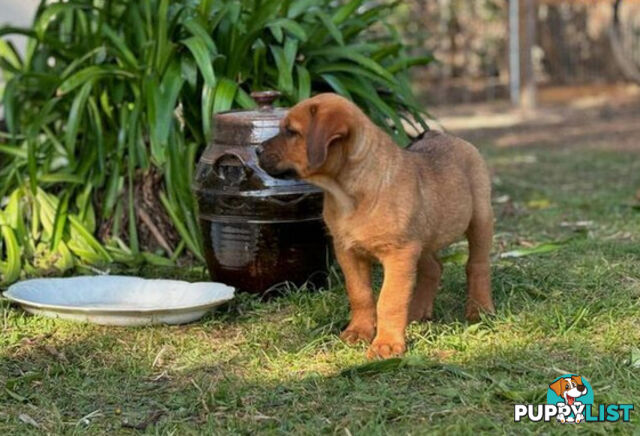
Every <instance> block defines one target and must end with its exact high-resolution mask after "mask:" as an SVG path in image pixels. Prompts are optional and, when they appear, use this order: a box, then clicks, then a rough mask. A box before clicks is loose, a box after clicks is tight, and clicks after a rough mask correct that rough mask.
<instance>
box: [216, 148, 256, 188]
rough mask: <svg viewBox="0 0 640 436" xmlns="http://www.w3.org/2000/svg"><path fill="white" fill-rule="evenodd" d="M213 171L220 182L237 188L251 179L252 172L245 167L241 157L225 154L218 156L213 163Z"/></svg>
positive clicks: (229, 153) (235, 154) (234, 154)
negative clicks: (222, 181)
mask: <svg viewBox="0 0 640 436" xmlns="http://www.w3.org/2000/svg"><path fill="white" fill-rule="evenodd" d="M213 170H214V171H215V174H216V176H217V177H218V178H219V179H220V180H224V181H226V182H228V183H229V184H230V185H231V186H237V185H239V184H241V183H242V182H244V181H245V180H247V179H248V178H249V177H251V174H252V173H253V170H252V169H251V168H250V167H248V166H247V165H246V163H245V162H244V159H242V156H240V155H239V154H237V153H233V152H227V153H224V154H221V155H220V156H218V158H217V159H216V160H215V162H214V163H213Z"/></svg>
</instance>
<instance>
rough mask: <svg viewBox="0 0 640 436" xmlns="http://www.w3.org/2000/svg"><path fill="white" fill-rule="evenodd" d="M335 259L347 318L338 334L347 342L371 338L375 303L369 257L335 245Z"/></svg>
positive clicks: (374, 324)
mask: <svg viewBox="0 0 640 436" xmlns="http://www.w3.org/2000/svg"><path fill="white" fill-rule="evenodd" d="M335 251H336V257H337V258H338V263H340V267H341V268H342V272H343V273H344V277H345V281H346V285H347V294H348V296H349V305H350V307H351V322H349V325H348V326H347V328H346V329H345V330H344V331H343V332H342V334H341V335H340V337H341V338H342V340H344V341H345V342H347V343H349V344H354V343H356V342H358V341H364V342H367V343H369V342H371V340H372V339H373V336H374V334H375V332H376V305H375V301H374V299H373V291H372V290H371V261H370V260H369V259H366V258H364V257H362V256H360V255H358V254H357V253H355V252H353V250H344V249H341V248H339V247H335Z"/></svg>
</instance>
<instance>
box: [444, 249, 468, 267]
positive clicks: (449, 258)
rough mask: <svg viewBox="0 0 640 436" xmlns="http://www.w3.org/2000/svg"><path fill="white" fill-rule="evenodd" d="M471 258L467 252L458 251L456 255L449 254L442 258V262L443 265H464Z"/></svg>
mask: <svg viewBox="0 0 640 436" xmlns="http://www.w3.org/2000/svg"><path fill="white" fill-rule="evenodd" d="M468 258H469V253H467V252H466V251H456V252H455V253H451V254H447V255H446V256H442V257H441V258H440V261H441V262H442V263H451V264H454V265H463V264H464V263H466V262H467V259H468Z"/></svg>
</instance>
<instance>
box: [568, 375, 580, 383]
mask: <svg viewBox="0 0 640 436" xmlns="http://www.w3.org/2000/svg"><path fill="white" fill-rule="evenodd" d="M571 378H572V379H573V381H574V382H576V384H577V385H581V384H582V376H581V375H572V376H571Z"/></svg>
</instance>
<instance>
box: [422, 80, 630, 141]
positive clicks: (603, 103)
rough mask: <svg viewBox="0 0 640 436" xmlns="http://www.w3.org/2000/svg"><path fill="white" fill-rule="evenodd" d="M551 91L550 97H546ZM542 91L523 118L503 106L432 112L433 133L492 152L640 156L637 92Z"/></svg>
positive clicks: (627, 89)
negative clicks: (558, 150) (563, 150)
mask: <svg viewBox="0 0 640 436" xmlns="http://www.w3.org/2000/svg"><path fill="white" fill-rule="evenodd" d="M552 91H553V92H552ZM552 91H550V90H547V91H545V92H542V93H541V94H540V104H539V106H538V108H537V109H536V110H535V111H531V112H528V113H525V112H522V111H519V110H516V109H513V107H511V106H510V105H509V104H508V103H507V102H493V103H482V104H469V105H458V106H454V107H437V108H434V109H432V114H433V115H434V116H435V117H436V118H437V122H435V123H433V125H434V127H435V128H441V129H443V130H447V131H450V132H452V133H454V134H456V135H459V136H461V137H463V138H465V139H467V140H469V141H472V142H475V143H482V142H486V141H489V142H492V143H494V144H495V145H497V146H498V147H581V148H598V149H606V150H625V151H638V152H640V92H639V91H638V88H637V87H629V86H620V87H596V88H593V89H591V92H588V90H586V89H585V88H584V87H579V88H575V89H555V90H552Z"/></svg>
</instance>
